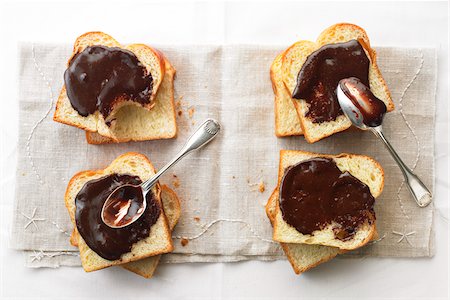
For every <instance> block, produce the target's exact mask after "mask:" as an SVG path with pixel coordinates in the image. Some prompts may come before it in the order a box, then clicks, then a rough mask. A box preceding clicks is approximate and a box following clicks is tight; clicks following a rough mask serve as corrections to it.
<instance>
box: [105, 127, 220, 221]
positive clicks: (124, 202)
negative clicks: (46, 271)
mask: <svg viewBox="0 0 450 300" xmlns="http://www.w3.org/2000/svg"><path fill="white" fill-rule="evenodd" d="M219 131H220V124H219V123H218V122H217V121H215V120H213V119H208V120H206V121H205V122H204V123H203V124H202V125H201V126H200V127H199V128H198V129H197V130H196V131H195V132H194V134H193V135H192V136H191V137H190V138H189V139H188V141H187V142H186V144H185V145H184V147H183V148H182V149H181V150H180V151H179V152H178V154H177V155H176V156H175V158H174V159H172V160H171V161H170V162H169V163H168V164H167V165H165V166H164V167H163V168H162V169H161V170H159V172H158V173H156V174H155V175H154V176H153V177H151V178H150V179H148V180H147V181H145V182H143V183H141V184H140V185H131V184H126V185H122V186H119V187H118V188H116V189H115V190H114V191H113V192H112V193H111V194H110V195H109V196H108V198H107V199H106V201H105V203H104V204H103V208H102V212H101V216H102V220H103V222H104V223H105V224H106V225H108V226H109V227H111V228H122V227H125V226H128V225H130V224H132V223H134V222H135V221H136V220H138V219H139V217H140V216H142V214H143V213H144V211H145V208H146V206H147V201H145V197H146V195H147V193H148V192H149V191H150V189H151V188H152V187H153V186H154V185H155V184H156V183H157V182H158V180H159V178H160V177H161V176H162V175H163V174H164V173H165V172H166V171H167V170H169V169H170V167H172V166H173V165H174V164H176V163H177V162H178V161H179V160H180V159H182V158H183V157H184V156H185V155H187V154H188V153H190V152H192V151H194V150H197V149H199V148H201V147H202V146H204V145H206V144H207V143H209V142H210V141H211V140H212V139H213V138H214V137H216V136H217V134H218V133H219Z"/></svg>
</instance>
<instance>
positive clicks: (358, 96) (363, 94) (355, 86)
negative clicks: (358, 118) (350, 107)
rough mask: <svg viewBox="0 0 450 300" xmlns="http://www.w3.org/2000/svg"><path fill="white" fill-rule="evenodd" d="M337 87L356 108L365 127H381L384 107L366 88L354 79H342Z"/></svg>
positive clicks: (384, 112) (384, 111)
mask: <svg viewBox="0 0 450 300" xmlns="http://www.w3.org/2000/svg"><path fill="white" fill-rule="evenodd" d="M339 85H340V87H341V88H342V91H343V92H344V94H345V95H346V96H347V97H348V98H349V99H350V101H352V103H353V104H354V105H355V106H356V108H358V110H359V112H360V113H361V115H362V117H363V123H364V124H365V125H367V126H370V127H377V126H380V125H381V123H382V122H383V117H384V115H385V114H386V105H385V104H384V102H383V101H381V100H380V99H378V98H377V97H376V96H375V95H374V94H373V93H372V91H371V90H370V89H369V87H368V86H366V85H365V84H363V83H362V82H361V80H359V79H358V78H356V77H350V78H346V79H342V80H341V81H340V82H339Z"/></svg>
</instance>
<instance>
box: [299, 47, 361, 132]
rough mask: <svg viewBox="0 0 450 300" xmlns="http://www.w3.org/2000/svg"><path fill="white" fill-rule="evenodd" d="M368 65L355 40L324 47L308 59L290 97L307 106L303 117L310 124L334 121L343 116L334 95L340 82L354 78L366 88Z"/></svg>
mask: <svg viewBox="0 0 450 300" xmlns="http://www.w3.org/2000/svg"><path fill="white" fill-rule="evenodd" d="M369 65H370V61H369V58H368V57H367V55H366V53H365V52H364V48H363V47H362V46H361V44H360V43H359V42H358V41H357V40H351V41H348V42H345V43H337V44H328V45H325V46H323V47H321V48H319V49H318V50H316V51H314V52H313V53H311V54H310V55H309V56H308V57H307V59H306V61H305V63H304V64H303V66H302V68H301V70H300V72H299V73H298V77H297V86H296V87H295V90H294V93H293V94H292V97H293V98H295V99H303V100H305V101H306V102H307V103H308V104H309V105H310V107H309V110H308V112H307V113H306V117H308V118H309V119H311V120H312V122H314V123H322V122H328V121H333V120H336V118H337V117H338V116H340V115H342V114H343V112H342V110H341V107H340V106H339V103H338V100H337V94H336V88H337V86H338V83H339V81H340V80H341V79H344V78H348V77H357V78H359V79H360V80H361V82H362V83H364V84H365V85H367V86H369Z"/></svg>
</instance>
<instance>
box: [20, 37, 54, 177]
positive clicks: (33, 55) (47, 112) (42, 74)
mask: <svg viewBox="0 0 450 300" xmlns="http://www.w3.org/2000/svg"><path fill="white" fill-rule="evenodd" d="M31 55H32V57H33V63H34V67H35V68H36V70H37V71H38V73H39V74H40V75H41V77H42V79H43V80H44V81H45V84H46V85H47V87H48V90H49V96H50V100H51V101H50V107H49V108H48V110H47V111H46V113H45V115H44V116H42V118H41V119H39V121H37V123H36V124H34V126H33V128H32V129H31V132H30V134H29V135H28V137H27V143H26V149H27V156H28V159H29V161H30V164H31V168H32V170H33V172H34V174H35V175H36V178H37V179H38V181H39V183H40V184H44V181H43V180H42V178H41V176H40V175H39V173H38V171H37V170H36V167H35V165H34V161H33V157H32V156H31V150H30V142H31V139H32V138H33V134H34V132H35V130H36V128H37V127H38V126H39V124H41V123H42V122H43V121H44V120H45V118H47V116H48V115H49V114H50V112H51V111H52V108H53V90H52V87H51V85H50V82H49V81H48V80H47V77H45V74H44V72H42V70H41V68H40V67H39V65H38V63H37V60H36V53H35V50H34V45H32V46H31Z"/></svg>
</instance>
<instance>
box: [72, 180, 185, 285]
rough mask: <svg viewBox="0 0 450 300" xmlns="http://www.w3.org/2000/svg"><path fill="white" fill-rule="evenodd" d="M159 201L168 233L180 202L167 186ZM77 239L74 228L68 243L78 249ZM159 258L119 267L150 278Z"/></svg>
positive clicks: (172, 225) (154, 257)
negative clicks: (167, 225) (167, 226)
mask: <svg viewBox="0 0 450 300" xmlns="http://www.w3.org/2000/svg"><path fill="white" fill-rule="evenodd" d="M161 201H162V205H163V210H164V213H165V215H166V217H167V222H168V224H169V228H170V231H173V229H174V228H175V225H176V224H177V222H178V219H179V218H180V215H181V207H180V200H179V199H178V197H177V195H176V194H175V192H174V191H173V190H171V189H170V188H169V187H168V186H167V185H163V186H161ZM78 237H79V234H78V232H77V230H76V227H75V228H74V229H73V231H72V234H71V236H70V243H71V244H72V245H73V246H75V247H78ZM160 258H161V255H156V256H151V257H147V258H144V259H141V260H138V261H132V262H129V263H126V264H123V265H121V267H123V268H125V269H127V270H129V271H131V272H133V273H136V274H138V275H140V276H142V277H145V278H151V277H152V276H153V274H154V272H155V270H156V267H157V266H158V263H159V260H160Z"/></svg>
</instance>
